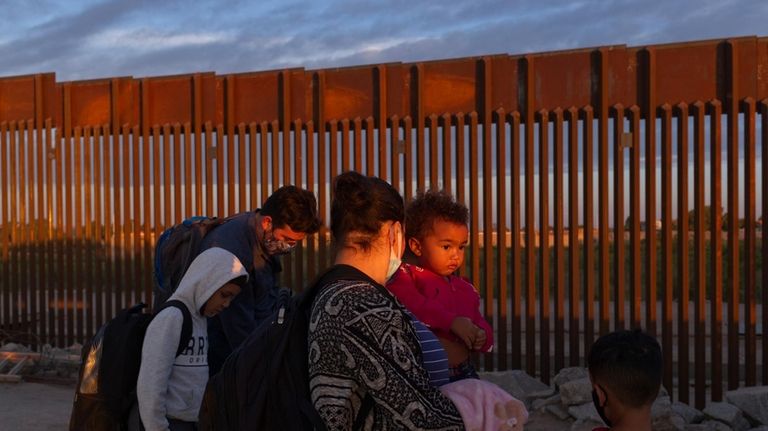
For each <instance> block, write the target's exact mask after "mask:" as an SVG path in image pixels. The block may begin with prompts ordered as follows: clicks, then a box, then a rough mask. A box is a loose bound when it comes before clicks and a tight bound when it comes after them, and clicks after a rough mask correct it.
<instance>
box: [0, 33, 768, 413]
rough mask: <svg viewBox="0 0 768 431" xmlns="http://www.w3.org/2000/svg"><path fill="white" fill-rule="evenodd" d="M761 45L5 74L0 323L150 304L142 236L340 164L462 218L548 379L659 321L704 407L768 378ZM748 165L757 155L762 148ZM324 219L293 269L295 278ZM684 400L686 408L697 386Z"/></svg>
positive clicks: (500, 320) (670, 383) (307, 183)
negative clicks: (176, 71)
mask: <svg viewBox="0 0 768 431" xmlns="http://www.w3.org/2000/svg"><path fill="white" fill-rule="evenodd" d="M766 144H768V38H757V37H744V38H737V39H731V40H714V41H701V42H693V43H683V44H673V45H656V46H647V47H626V46H607V47H599V48H590V49H578V50H570V51H564V52H551V53H538V54H530V55H492V56H483V57H473V58H460V59H452V60H442V61H434V62H424V63H409V64H404V63H389V64H377V65H371V66H360V67H349V68H342V69H322V70H305V69H301V68H297V69H286V70H278V71H267V72H252V73H250V72H249V73H239V74H231V75H216V74H214V73H194V74H189V75H179V76H163V77H149V78H138V79H137V78H132V77H118V78H107V79H97V80H89V81H75V82H56V79H55V75H54V74H53V73H45V74H38V75H30V76H18V77H6V78H0V197H1V198H0V233H1V236H0V258H1V260H0V265H1V266H0V325H1V328H2V330H3V334H4V335H3V336H4V337H5V339H6V340H10V339H11V338H17V339H23V340H26V342H29V343H31V344H34V345H37V346H40V345H42V344H43V343H49V344H53V345H56V346H66V345H70V344H72V343H74V342H83V341H84V339H86V338H87V337H88V336H90V335H91V334H93V332H94V331H95V329H96V328H97V327H98V326H99V325H100V324H101V323H103V322H104V321H105V320H107V319H108V318H109V317H110V316H112V315H114V314H115V312H116V311H117V310H119V309H121V308H123V307H126V306H128V305H131V304H133V303H135V302H137V301H140V300H144V301H148V300H149V299H150V295H151V286H152V269H151V268H152V265H151V261H152V250H153V244H154V241H155V238H157V235H158V233H159V232H161V231H162V230H163V229H165V228H167V227H169V226H171V225H172V224H174V223H176V222H179V221H180V220H182V219H183V218H186V217H189V216H192V215H200V214H205V215H211V216H225V215H228V214H232V213H235V212H238V211H242V210H249V209H252V208H255V207H258V206H259V204H260V203H261V202H263V200H264V199H265V197H266V196H267V195H268V194H269V193H270V192H271V191H273V190H275V189H276V188H277V187H279V186H281V185H284V184H297V185H301V186H302V187H306V188H308V189H310V190H312V191H313V192H315V193H316V194H317V196H318V198H319V203H320V207H321V211H322V213H323V215H324V218H325V220H326V222H327V220H328V210H329V202H330V187H329V182H330V180H331V179H332V177H333V176H334V175H336V174H337V173H340V172H342V171H345V170H349V169H355V170H358V171H360V172H363V173H365V174H368V175H376V176H380V177H382V178H384V179H386V180H388V181H390V182H391V183H392V184H394V185H395V186H396V187H397V188H398V189H399V190H400V191H401V192H402V193H403V195H404V196H405V197H406V198H411V197H412V196H414V193H415V192H416V191H417V190H423V189H426V188H428V187H441V188H445V189H448V190H450V191H451V192H452V193H454V194H455V195H456V196H457V197H458V199H459V200H461V201H464V202H466V203H467V204H468V206H469V208H470V210H471V226H470V227H471V229H470V230H471V238H472V241H471V245H470V249H469V255H468V258H467V262H466V265H465V268H463V269H462V272H463V274H464V275H467V276H469V277H470V278H471V279H472V280H473V281H474V283H475V284H476V286H478V288H479V291H480V294H481V296H482V298H483V301H482V307H483V309H484V313H485V315H486V316H487V318H488V320H489V321H491V322H492V324H493V326H494V328H495V331H496V337H497V340H498V342H497V347H496V349H495V352H494V353H493V354H492V355H488V356H487V357H486V358H483V359H482V360H481V365H482V366H483V367H484V368H485V369H501V370H503V369H509V368H522V369H524V370H526V371H527V372H529V373H531V374H533V375H536V376H540V377H541V378H542V379H543V380H545V381H549V379H550V378H551V376H553V375H554V373H556V372H557V370H559V369H560V368H562V367H565V366H571V365H583V364H584V357H585V354H586V352H587V351H588V348H589V346H590V345H591V343H592V342H593V341H594V340H595V338H596V337H597V336H598V335H599V334H602V333H605V332H607V331H610V330H613V329H616V328H626V327H635V326H642V327H643V328H645V329H646V330H647V331H649V332H651V333H653V334H655V335H657V336H658V337H659V339H660V341H661V343H662V347H663V351H664V358H665V365H666V368H665V374H664V384H665V386H666V387H667V388H669V389H670V392H671V393H672V395H673V396H674V397H675V398H677V399H679V400H682V401H684V402H693V403H695V405H697V406H702V405H703V404H704V403H705V402H706V401H707V400H710V399H713V400H719V399H721V398H722V397H723V393H724V391H725V390H727V389H730V388H736V387H738V386H743V385H747V386H749V385H756V384H768V361H765V358H766V357H768V344H767V343H765V342H763V338H764V330H765V328H766V326H768V314H767V313H764V312H762V310H763V309H762V305H763V304H765V303H766V302H767V301H766V300H767V299H768V289H766V287H767V286H768V272H766V271H762V270H761V268H763V267H764V264H765V256H767V255H768V254H767V253H766V251H768V244H767V243H766V242H765V241H764V240H763V239H762V238H763V237H762V217H761V216H759V214H765V213H766V210H768V208H766V206H767V205H768V200H766V199H763V196H764V191H765V190H766V188H768V177H766V175H764V174H765V163H766V159H765V158H762V157H761V154H762V151H763V149H764V147H765V145H766ZM761 160H762V162H760V161H761ZM328 237H329V236H328V229H327V228H324V229H323V230H322V231H321V233H320V234H319V235H316V236H313V237H311V238H309V239H307V240H306V241H305V242H304V244H302V245H301V247H300V248H299V250H298V251H297V253H295V254H294V256H292V257H289V258H288V259H286V265H285V271H284V274H283V282H284V283H285V284H286V285H289V286H291V287H293V288H295V289H297V290H300V289H301V288H302V287H303V286H304V285H306V284H307V283H308V282H309V280H310V279H311V278H312V277H313V275H314V274H316V273H317V272H318V270H320V269H321V268H323V267H325V266H327V265H328V264H329V262H330V259H331V250H330V245H329V240H328ZM691 394H693V395H694V396H693V399H691Z"/></svg>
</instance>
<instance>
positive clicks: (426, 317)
mask: <svg viewBox="0 0 768 431" xmlns="http://www.w3.org/2000/svg"><path fill="white" fill-rule="evenodd" d="M387 289H389V291H390V292H392V293H393V294H394V295H395V296H396V297H397V299H398V300H399V301H400V302H402V303H403V305H405V307H406V308H408V309H409V310H410V311H411V312H412V313H413V314H414V315H416V317H417V318H418V319H419V320H421V321H422V322H424V324H426V325H427V326H429V327H430V328H432V329H441V330H443V331H446V332H448V331H451V330H452V325H453V321H454V320H455V319H456V318H457V317H458V314H456V313H455V312H453V311H452V310H449V309H448V308H446V307H445V306H444V305H443V304H441V303H440V302H438V301H434V300H431V299H430V298H427V297H426V296H424V294H423V293H422V292H421V291H420V290H419V289H418V288H417V287H416V283H415V282H414V280H413V277H412V276H411V274H410V273H409V272H408V269H407V268H405V267H404V266H401V267H400V268H399V269H398V270H397V272H396V273H395V275H394V277H392V279H391V280H390V281H389V283H387Z"/></svg>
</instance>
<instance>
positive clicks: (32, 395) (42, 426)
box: [0, 382, 75, 431]
mask: <svg viewBox="0 0 768 431" xmlns="http://www.w3.org/2000/svg"><path fill="white" fill-rule="evenodd" d="M74 395H75V386H74V384H72V385H60V384H56V385H53V384H45V383H30V382H21V383H0V418H2V419H0V431H16V430H19V431H27V430H35V431H38V430H39V431H66V430H67V429H68V427H69V413H70V411H71V410H72V399H73V398H74Z"/></svg>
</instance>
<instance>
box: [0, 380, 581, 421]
mask: <svg viewBox="0 0 768 431" xmlns="http://www.w3.org/2000/svg"><path fill="white" fill-rule="evenodd" d="M74 393H75V387H74V384H71V385H62V384H46V383H31V382H21V383H0V418H1V419H0V431H66V430H67V429H68V427H69V414H70V411H71V409H72V399H73V397H74ZM571 427H572V422H569V421H559V420H557V419H555V418H554V417H552V416H550V415H544V414H541V413H539V412H532V414H531V417H530V420H529V423H528V424H527V425H526V426H525V429H526V430H527V431H549V430H553V431H555V430H570V429H571ZM591 429H592V426H590V425H587V424H585V425H584V426H581V427H578V428H575V429H574V431H588V430H591Z"/></svg>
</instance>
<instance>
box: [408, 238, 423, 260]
mask: <svg viewBox="0 0 768 431" xmlns="http://www.w3.org/2000/svg"><path fill="white" fill-rule="evenodd" d="M408 248H410V249H411V251H412V252H413V254H415V255H416V256H419V257H421V243H420V242H419V240H418V239H416V238H408Z"/></svg>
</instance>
